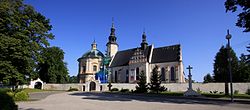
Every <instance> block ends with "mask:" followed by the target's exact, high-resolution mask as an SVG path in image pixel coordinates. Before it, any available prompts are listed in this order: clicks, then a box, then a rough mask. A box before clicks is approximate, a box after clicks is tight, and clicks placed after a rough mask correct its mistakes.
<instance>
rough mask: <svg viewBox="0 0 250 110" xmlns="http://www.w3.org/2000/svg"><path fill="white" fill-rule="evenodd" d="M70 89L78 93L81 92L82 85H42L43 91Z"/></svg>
mask: <svg viewBox="0 0 250 110" xmlns="http://www.w3.org/2000/svg"><path fill="white" fill-rule="evenodd" d="M70 88H77V89H78V90H79V91H83V84H78V83H76V84H74V83H72V84H44V85H43V89H45V90H69V89H70Z"/></svg>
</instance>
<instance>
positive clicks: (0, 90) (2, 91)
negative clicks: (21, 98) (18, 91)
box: [0, 88, 11, 93]
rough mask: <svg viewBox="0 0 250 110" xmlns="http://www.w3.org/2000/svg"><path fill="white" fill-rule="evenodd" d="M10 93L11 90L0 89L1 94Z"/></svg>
mask: <svg viewBox="0 0 250 110" xmlns="http://www.w3.org/2000/svg"><path fill="white" fill-rule="evenodd" d="M10 91H11V89H9V88H1V89H0V92H1V93H6V92H10Z"/></svg>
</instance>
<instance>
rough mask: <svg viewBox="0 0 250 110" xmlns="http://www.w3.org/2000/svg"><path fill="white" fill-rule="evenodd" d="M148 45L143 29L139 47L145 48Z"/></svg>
mask: <svg viewBox="0 0 250 110" xmlns="http://www.w3.org/2000/svg"><path fill="white" fill-rule="evenodd" d="M147 46H148V43H147V36H146V34H145V31H144V32H143V34H142V42H141V49H142V50H144V49H146V48H147Z"/></svg>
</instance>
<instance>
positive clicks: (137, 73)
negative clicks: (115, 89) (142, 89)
mask: <svg viewBox="0 0 250 110" xmlns="http://www.w3.org/2000/svg"><path fill="white" fill-rule="evenodd" d="M139 72H140V70H139V68H138V67H137V68H136V80H139Z"/></svg>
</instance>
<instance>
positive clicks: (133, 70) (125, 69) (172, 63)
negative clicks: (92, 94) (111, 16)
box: [78, 23, 185, 83]
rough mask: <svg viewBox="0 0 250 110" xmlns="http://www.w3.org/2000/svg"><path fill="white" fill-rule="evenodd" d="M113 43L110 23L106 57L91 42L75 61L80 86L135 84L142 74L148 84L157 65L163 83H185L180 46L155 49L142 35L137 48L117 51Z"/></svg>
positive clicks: (114, 37) (116, 45)
mask: <svg viewBox="0 0 250 110" xmlns="http://www.w3.org/2000/svg"><path fill="white" fill-rule="evenodd" d="M116 40H117V37H116V36H115V27H114V24H113V23H112V27H111V33H110V36H109V37H108V42H107V44H106V46H107V53H106V54H105V55H104V54H103V53H102V52H101V51H99V50H98V49H97V44H96V42H95V41H94V42H93V43H92V44H91V50H89V51H88V52H86V53H84V54H83V55H82V57H80V58H79V59H78V62H79V65H78V66H79V70H78V71H79V72H78V79H79V83H86V82H92V81H94V82H99V83H107V81H108V80H109V81H111V82H112V83H136V82H137V81H138V80H139V73H140V72H141V71H144V73H145V76H146V80H147V83H150V77H151V74H152V73H151V72H152V70H153V68H154V67H155V66H156V65H157V66H158V68H159V70H158V71H159V73H160V74H161V76H162V83H184V82H185V77H184V72H183V62H182V51H181V45H180V44H176V45H171V46H164V47H154V45H148V43H147V37H146V34H145V32H143V34H142V42H141V44H140V47H135V48H131V49H127V50H120V51H119V50H118V48H119V46H118V43H117V42H116ZM107 58H108V59H109V62H108V63H107V62H106V60H107ZM105 62H106V63H105Z"/></svg>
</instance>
